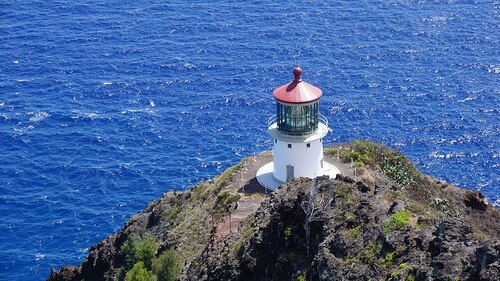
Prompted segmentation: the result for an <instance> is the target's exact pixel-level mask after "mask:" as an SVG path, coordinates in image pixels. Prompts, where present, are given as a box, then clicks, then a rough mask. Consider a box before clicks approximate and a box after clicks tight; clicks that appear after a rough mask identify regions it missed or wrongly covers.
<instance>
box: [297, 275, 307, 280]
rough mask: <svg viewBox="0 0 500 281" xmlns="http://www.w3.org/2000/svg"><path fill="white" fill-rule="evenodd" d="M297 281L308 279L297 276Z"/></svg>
mask: <svg viewBox="0 0 500 281" xmlns="http://www.w3.org/2000/svg"><path fill="white" fill-rule="evenodd" d="M297 281H306V277H305V276H304V275H302V274H300V275H299V276H297Z"/></svg>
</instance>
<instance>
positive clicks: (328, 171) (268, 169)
mask: <svg viewBox="0 0 500 281" xmlns="http://www.w3.org/2000/svg"><path fill="white" fill-rule="evenodd" d="M273 170H274V162H269V163H267V164H266V165H264V166H262V167H261V168H260V169H259V170H258V171H257V181H258V182H259V183H260V185H262V186H263V187H265V188H267V189H272V190H274V189H276V188H278V186H280V185H282V184H283V183H284V182H282V181H280V180H277V179H276V178H275V177H274V175H273ZM338 174H340V171H339V169H338V168H337V167H335V166H334V165H332V164H330V163H328V162H324V163H323V169H322V171H321V173H320V174H318V175H317V176H329V177H330V178H335V177H336V176H337V175H338Z"/></svg>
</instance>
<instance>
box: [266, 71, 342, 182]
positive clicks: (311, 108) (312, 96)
mask: <svg viewBox="0 0 500 281" xmlns="http://www.w3.org/2000/svg"><path fill="white" fill-rule="evenodd" d="M301 74H302V69H301V68H300V67H298V66H297V67H295V68H294V69H293V75H294V76H295V78H294V80H293V81H291V82H290V83H287V84H285V85H282V86H280V87H278V88H277V89H275V90H274V91H273V95H274V98H275V99H276V109H277V112H276V115H273V116H271V117H270V118H269V120H268V132H269V134H270V135H271V137H272V138H273V162H270V163H267V164H266V165H264V166H262V167H261V168H260V169H259V171H258V172H257V180H258V181H259V183H260V184H261V185H263V186H264V187H266V188H270V189H275V188H276V187H278V186H279V185H280V184H282V183H283V182H286V181H289V180H291V179H294V178H299V177H307V178H315V177H317V176H322V175H329V176H330V177H335V176H336V175H337V174H338V173H339V170H338V169H337V168H336V167H335V166H333V165H331V164H330V163H327V162H325V161H324V160H323V138H324V137H325V136H326V134H327V133H328V131H329V129H328V119H326V117H324V116H323V115H321V114H319V99H320V97H321V96H322V95H323V92H322V91H321V89H319V88H317V87H315V86H313V85H311V84H309V83H306V82H304V81H302V79H301V77H300V76H301Z"/></svg>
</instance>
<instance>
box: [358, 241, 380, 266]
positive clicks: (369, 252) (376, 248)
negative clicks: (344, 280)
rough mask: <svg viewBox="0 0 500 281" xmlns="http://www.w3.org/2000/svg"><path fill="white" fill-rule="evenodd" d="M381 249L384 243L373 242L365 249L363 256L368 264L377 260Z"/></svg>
mask: <svg viewBox="0 0 500 281" xmlns="http://www.w3.org/2000/svg"><path fill="white" fill-rule="evenodd" d="M381 249H382V245H380V244H377V243H374V242H372V243H370V244H368V246H366V247H365V248H364V249H363V252H362V253H361V257H362V258H363V259H364V261H365V262H366V264H368V265H370V266H372V265H373V264H374V263H375V261H376V260H377V256H378V253H379V252H380V250H381Z"/></svg>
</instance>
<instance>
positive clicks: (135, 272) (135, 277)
mask: <svg viewBox="0 0 500 281" xmlns="http://www.w3.org/2000/svg"><path fill="white" fill-rule="evenodd" d="M125 278H126V280H127V281H156V278H155V276H154V275H153V273H152V272H151V271H149V270H147V269H146V268H145V267H144V263H143V262H142V261H140V262H137V263H136V264H134V267H133V268H132V269H131V270H129V271H128V272H127V275H126V277H125Z"/></svg>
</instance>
